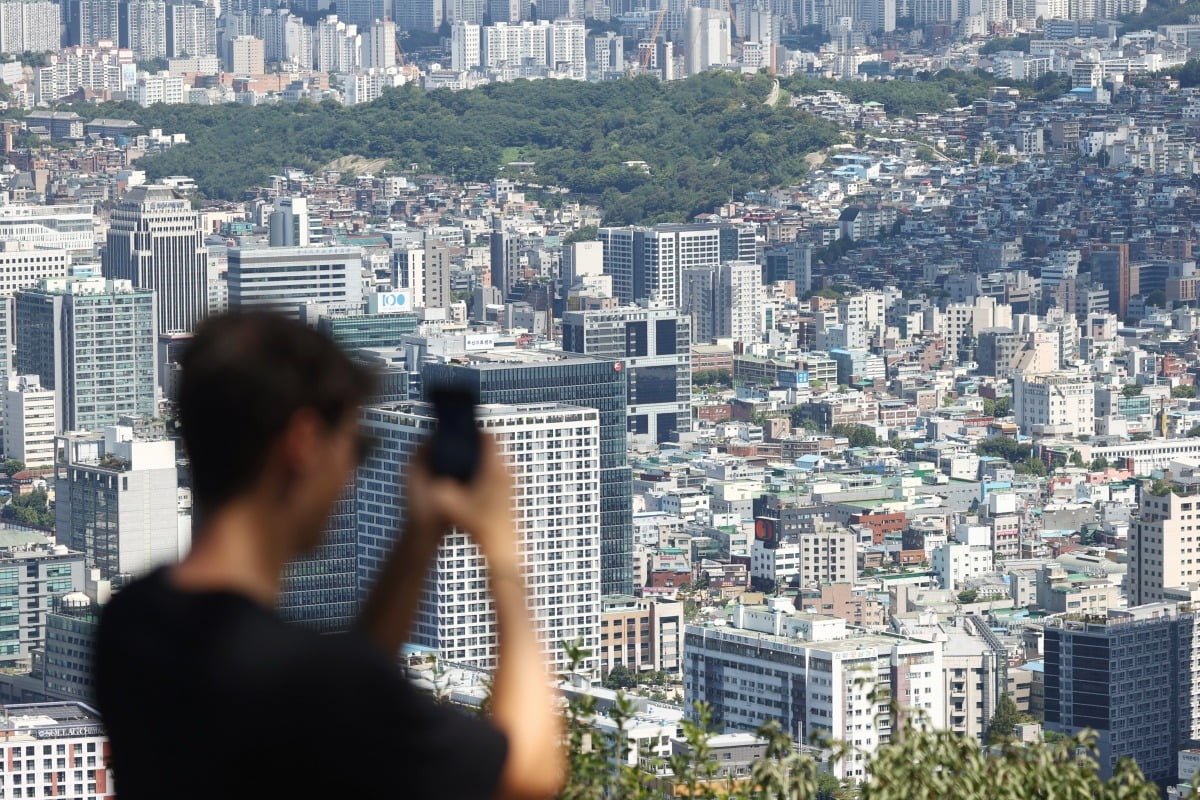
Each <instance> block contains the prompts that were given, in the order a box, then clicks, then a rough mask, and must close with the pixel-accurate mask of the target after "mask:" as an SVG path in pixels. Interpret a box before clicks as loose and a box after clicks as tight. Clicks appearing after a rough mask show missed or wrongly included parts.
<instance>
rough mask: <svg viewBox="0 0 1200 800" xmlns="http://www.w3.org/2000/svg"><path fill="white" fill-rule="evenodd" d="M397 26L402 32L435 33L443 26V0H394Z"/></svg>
mask: <svg viewBox="0 0 1200 800" xmlns="http://www.w3.org/2000/svg"><path fill="white" fill-rule="evenodd" d="M394 2H395V10H396V26H397V27H399V28H400V30H402V31H427V32H429V33H433V32H435V31H436V30H437V29H438V28H440V27H441V26H442V19H443V14H444V12H445V3H443V2H442V0H394Z"/></svg>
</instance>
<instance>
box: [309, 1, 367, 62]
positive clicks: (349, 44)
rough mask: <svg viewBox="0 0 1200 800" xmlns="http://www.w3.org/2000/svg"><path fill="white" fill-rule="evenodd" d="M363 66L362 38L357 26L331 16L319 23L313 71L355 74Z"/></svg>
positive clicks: (315, 38) (314, 42)
mask: <svg viewBox="0 0 1200 800" xmlns="http://www.w3.org/2000/svg"><path fill="white" fill-rule="evenodd" d="M361 66H362V36H361V35H360V34H359V32H358V26H357V25H353V24H350V25H347V24H346V22H345V21H343V20H340V19H338V18H337V15H335V14H331V15H329V16H328V17H325V18H324V19H322V20H321V21H320V22H318V23H317V27H316V34H315V36H314V41H313V69H315V70H317V71H318V72H353V71H355V70H357V69H358V68H359V67H361Z"/></svg>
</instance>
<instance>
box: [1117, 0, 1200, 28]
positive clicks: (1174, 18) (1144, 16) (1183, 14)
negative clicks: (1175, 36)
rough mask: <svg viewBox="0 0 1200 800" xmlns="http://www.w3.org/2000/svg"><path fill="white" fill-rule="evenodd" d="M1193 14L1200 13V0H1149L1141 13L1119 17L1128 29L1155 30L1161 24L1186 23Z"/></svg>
mask: <svg viewBox="0 0 1200 800" xmlns="http://www.w3.org/2000/svg"><path fill="white" fill-rule="evenodd" d="M1193 14H1200V0H1188V2H1186V3H1174V2H1170V0H1149V2H1147V3H1146V8H1145V10H1144V11H1142V12H1141V13H1140V14H1129V15H1126V16H1123V17H1118V19H1119V20H1120V21H1121V22H1123V23H1124V24H1125V30H1127V31H1144V30H1154V29H1155V28H1157V27H1158V26H1159V25H1185V24H1187V23H1188V21H1189V18H1190V17H1191V16H1192V15H1193Z"/></svg>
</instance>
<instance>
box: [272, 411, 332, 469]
mask: <svg viewBox="0 0 1200 800" xmlns="http://www.w3.org/2000/svg"><path fill="white" fill-rule="evenodd" d="M324 429H325V426H324V424H323V423H322V421H321V418H320V417H319V416H318V415H317V413H316V412H315V411H313V410H312V409H310V408H301V409H298V410H297V411H296V412H295V413H293V414H292V416H291V419H289V420H288V423H287V427H285V428H284V429H283V435H282V436H280V441H279V455H280V466H281V467H283V471H284V474H285V475H286V477H287V484H288V488H290V487H291V484H292V482H293V481H295V479H296V478H297V477H298V476H299V475H301V474H303V473H305V472H308V471H309V470H311V469H312V468H313V467H315V466H316V465H317V464H318V463H319V462H320V459H321V452H320V447H319V445H320V441H321V435H322V433H323V431H324Z"/></svg>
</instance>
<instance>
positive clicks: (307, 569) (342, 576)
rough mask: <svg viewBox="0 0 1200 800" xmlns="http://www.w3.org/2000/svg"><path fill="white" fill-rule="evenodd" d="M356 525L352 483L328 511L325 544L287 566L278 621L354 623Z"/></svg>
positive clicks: (332, 626)
mask: <svg viewBox="0 0 1200 800" xmlns="http://www.w3.org/2000/svg"><path fill="white" fill-rule="evenodd" d="M395 482H396V483H397V484H398V483H403V481H402V480H400V479H399V478H396V479H395ZM356 523H357V516H356V508H355V501H354V486H353V485H349V486H347V487H346V491H345V492H344V493H343V494H342V496H341V497H339V498H338V500H337V502H336V503H335V504H334V506H333V510H332V511H330V514H329V520H328V521H327V522H326V524H325V533H324V535H323V536H322V537H321V544H319V545H318V546H317V547H316V548H315V549H313V550H311V551H309V552H307V553H304V554H302V555H300V556H297V557H296V558H294V559H292V560H291V561H290V562H288V564H287V565H286V566H285V567H284V571H283V580H282V581H280V585H279V604H278V606H277V607H278V609H279V617H280V619H282V620H283V621H284V622H288V623H291V624H293V625H297V626H300V627H303V628H307V629H308V630H312V631H316V632H318V633H342V632H345V631H348V630H350V628H351V627H353V625H354V620H355V618H356V617H357V615H358V607H359V606H358V580H359V572H358V558H357V554H356V550H357V529H356Z"/></svg>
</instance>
